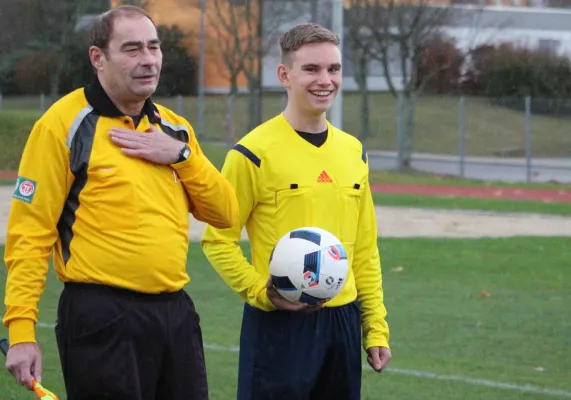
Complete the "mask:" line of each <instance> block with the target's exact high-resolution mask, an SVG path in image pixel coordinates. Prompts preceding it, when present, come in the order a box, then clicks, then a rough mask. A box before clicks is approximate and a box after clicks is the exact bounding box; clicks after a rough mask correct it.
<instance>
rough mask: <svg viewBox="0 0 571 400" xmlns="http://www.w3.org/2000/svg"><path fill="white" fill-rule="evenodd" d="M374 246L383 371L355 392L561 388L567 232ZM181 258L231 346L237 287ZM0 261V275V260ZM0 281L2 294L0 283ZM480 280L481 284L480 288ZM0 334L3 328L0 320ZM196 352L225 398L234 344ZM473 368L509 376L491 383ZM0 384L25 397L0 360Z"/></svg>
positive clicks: (214, 332)
mask: <svg viewBox="0 0 571 400" xmlns="http://www.w3.org/2000/svg"><path fill="white" fill-rule="evenodd" d="M244 246H245V248H246V249H247V247H248V246H247V244H244ZM379 246H380V249H381V253H382V260H383V271H384V288H385V296H386V305H387V308H388V310H389V317H388V321H389V323H390V325H391V338H392V341H391V344H392V350H393V355H394V359H393V362H392V364H391V367H392V368H394V369H395V372H390V370H389V371H388V372H387V373H385V374H382V375H377V374H373V373H371V372H365V373H364V382H363V396H362V398H363V399H370V400H377V399H379V398H382V399H384V400H391V399H394V400H402V399H412V398H414V399H420V400H434V399H438V400H448V399H449V400H456V399H463V400H481V399H513V400H516V399H517V400H522V399H523V400H532V399H537V400H539V399H546V398H569V397H570V396H571V380H570V379H569V371H571V358H570V357H569V356H568V349H569V348H570V346H571V339H570V336H569V331H570V329H571V322H570V321H571V320H570V319H569V318H568V311H569V304H570V303H571V286H570V284H569V281H570V280H571V272H570V270H569V268H568V264H569V259H570V258H571V246H569V239H568V238H514V239H496V240H494V239H479V240H464V239H458V240H444V239H438V240H436V239H382V240H380V241H379ZM396 267H402V268H396ZM188 270H189V273H190V274H191V276H192V278H193V281H192V283H191V284H190V285H189V286H188V291H189V293H190V294H191V295H192V296H193V298H194V299H195V302H196V305H197V308H198V311H199V313H200V315H201V318H202V328H203V331H204V340H205V342H206V343H208V344H209V345H219V346H237V345H238V343H239V342H238V338H239V329H240V310H241V302H240V301H239V299H238V297H237V296H236V295H234V294H233V293H232V292H231V291H230V290H229V289H228V288H227V287H226V286H225V284H224V283H223V282H222V281H221V279H220V278H219V277H218V276H217V274H216V273H215V272H214V271H213V269H212V268H211V267H210V266H209V265H208V264H207V262H206V260H205V258H204V256H203V255H202V253H201V251H200V248H199V247H198V245H196V244H193V245H192V246H191V250H190V258H189V263H188ZM0 271H1V272H0V277H1V280H2V282H4V279H5V269H4V268H0ZM60 287H61V286H60V284H59V283H58V282H57V281H56V279H55V278H54V276H53V274H50V276H49V279H48V283H47V287H46V291H45V295H44V297H43V298H42V301H41V312H40V319H41V321H43V322H44V323H48V324H49V323H53V322H54V320H55V315H56V314H55V313H56V306H57V298H58V295H59V291H60ZM0 288H1V289H0V295H2V297H3V289H4V285H3V284H2V285H0ZM483 291H485V293H487V294H488V295H486V296H482V295H481V294H482V292H483ZM4 335H6V330H5V328H0V336H4ZM38 338H39V342H40V344H41V347H42V349H43V353H44V358H45V361H44V370H45V373H44V384H45V385H46V386H47V387H48V388H49V389H52V390H54V391H55V392H56V393H59V394H60V395H61V394H63V390H62V388H63V386H62V379H61V374H60V367H59V361H58V359H57V351H56V348H55V344H54V343H55V341H54V335H53V330H52V329H38ZM206 356H207V365H208V374H209V381H210V390H211V398H212V399H213V400H216V399H220V400H228V399H232V398H234V393H235V390H236V373H237V354H236V353H235V352H232V351H224V350H220V349H218V350H215V349H208V350H207V351H206ZM423 373H425V374H424V375H423ZM426 373H429V374H435V375H427V374H426ZM451 375H452V376H454V377H456V378H454V377H453V378H449V376H451ZM427 376H428V377H427ZM447 377H448V378H447ZM446 379H456V380H455V381H454V380H452V381H451V380H446ZM467 379H472V381H469V380H468V381H467ZM479 380H486V381H492V382H496V383H498V382H499V383H508V384H510V385H512V386H509V388H508V389H500V388H497V387H493V386H494V385H493V384H492V386H491V387H490V386H485V382H484V383H483V382H481V381H479ZM528 385H530V386H532V387H533V388H544V389H551V390H559V391H563V393H562V394H561V395H560V396H559V397H557V396H553V397H550V396H546V395H542V394H538V393H529V390H533V389H529V388H528V392H524V391H522V390H525V387H527V386H528ZM495 386H498V385H495ZM0 388H2V389H1V390H0V399H2V400H20V399H21V400H24V399H30V398H31V397H32V396H31V395H30V394H29V393H26V392H25V391H24V390H22V389H21V388H19V387H18V386H17V385H16V384H15V383H14V381H13V380H12V378H11V377H10V376H9V374H8V372H7V371H5V370H4V371H2V372H0ZM522 388H523V389H522Z"/></svg>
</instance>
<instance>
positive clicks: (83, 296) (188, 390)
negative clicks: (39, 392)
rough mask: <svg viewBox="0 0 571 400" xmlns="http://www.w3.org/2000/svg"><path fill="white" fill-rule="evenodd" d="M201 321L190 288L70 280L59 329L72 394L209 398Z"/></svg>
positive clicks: (126, 399)
mask: <svg viewBox="0 0 571 400" xmlns="http://www.w3.org/2000/svg"><path fill="white" fill-rule="evenodd" d="M199 322H200V320H199V316H198V315H197V313H196V311H195V309H194V304H193V302H192V300H191V298H190V296H189V295H188V294H187V293H186V292H185V291H184V290H181V291H179V292H176V293H169V294H160V295H147V294H141V293H135V292H131V291H127V290H123V289H116V288H111V287H107V286H101V285H91V284H76V283H74V284H66V285H65V288H64V290H63V292H62V293H61V297H60V300H59V306H58V323H57V324H56V328H55V331H56V338H57V344H58V349H59V354H60V359H61V366H62V371H63V377H64V381H65V386H66V391H67V398H68V400H94V399H97V400H111V399H112V400H119V399H121V400H163V399H164V400H183V399H184V400H195V399H208V387H207V379H206V368H205V363H204V352H203V345H202V333H201V329H200V325H199Z"/></svg>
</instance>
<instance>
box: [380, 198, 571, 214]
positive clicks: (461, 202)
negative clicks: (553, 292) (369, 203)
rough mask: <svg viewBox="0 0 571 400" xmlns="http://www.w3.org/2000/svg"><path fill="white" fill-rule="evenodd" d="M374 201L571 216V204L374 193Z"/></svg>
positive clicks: (402, 205)
mask: <svg viewBox="0 0 571 400" xmlns="http://www.w3.org/2000/svg"><path fill="white" fill-rule="evenodd" d="M373 201H374V202H375V204H376V205H379V206H394V207H420V208H434V209H441V210H442V209H446V210H479V211H496V212H514V213H538V214H553V215H571V203H542V202H539V201H522V200H501V199H477V198H461V197H454V198H449V197H434V196H420V195H414V194H385V193H382V194H381V193H374V194H373Z"/></svg>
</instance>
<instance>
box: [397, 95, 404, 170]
mask: <svg viewBox="0 0 571 400" xmlns="http://www.w3.org/2000/svg"><path fill="white" fill-rule="evenodd" d="M402 109H403V96H402V92H399V93H398V98H397V168H398V169H399V170H400V169H401V167H402V156H403V154H402V152H403V112H402Z"/></svg>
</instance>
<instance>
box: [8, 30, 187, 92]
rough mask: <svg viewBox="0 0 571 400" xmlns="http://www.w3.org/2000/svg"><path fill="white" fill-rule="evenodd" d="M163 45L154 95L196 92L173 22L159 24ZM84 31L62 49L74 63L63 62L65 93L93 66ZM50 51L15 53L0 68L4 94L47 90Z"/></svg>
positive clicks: (51, 60)
mask: <svg viewBox="0 0 571 400" xmlns="http://www.w3.org/2000/svg"><path fill="white" fill-rule="evenodd" d="M158 33H159V37H160V38H161V42H162V49H163V72H162V75H161V79H160V82H159V86H158V87H157V92H156V95H157V96H173V95H177V94H181V95H185V96H188V95H195V94H196V93H197V87H198V86H197V82H198V80H197V63H196V61H195V59H194V57H193V56H192V55H190V54H189V52H188V50H187V47H186V45H187V42H186V40H187V37H186V36H185V34H184V33H183V32H182V31H181V30H180V29H179V28H178V27H177V26H176V25H174V26H172V27H167V26H159V27H158ZM88 48H89V42H88V36H87V32H82V33H78V34H77V35H75V36H74V37H73V38H72V39H71V40H69V41H68V43H67V47H66V48H65V49H64V51H65V52H66V54H67V55H68V58H69V59H71V60H73V63H70V64H68V65H63V66H62V68H61V74H60V79H59V87H58V91H59V94H66V93H68V92H70V91H72V90H74V89H76V88H78V87H81V86H83V85H85V84H86V83H88V82H89V81H90V80H91V79H92V78H93V70H92V66H91V63H90V61H89V57H88ZM57 60H58V58H57V57H56V55H55V54H54V53H53V52H49V51H37V52H29V53H28V54H26V55H24V56H20V57H18V59H17V61H15V62H14V63H13V65H12V67H11V69H10V70H3V71H0V87H1V88H2V92H3V94H4V95H39V94H42V93H44V94H46V95H47V94H49V93H50V71H53V70H54V68H55V67H56V66H57Z"/></svg>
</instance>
